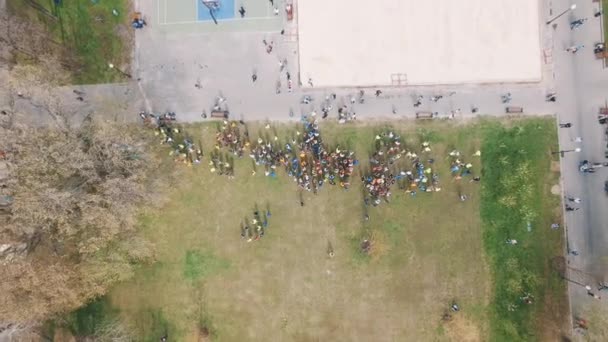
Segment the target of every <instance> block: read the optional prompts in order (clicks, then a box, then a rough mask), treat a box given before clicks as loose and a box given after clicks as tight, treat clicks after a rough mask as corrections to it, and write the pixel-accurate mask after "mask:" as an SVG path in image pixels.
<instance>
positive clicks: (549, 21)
mask: <svg viewBox="0 0 608 342" xmlns="http://www.w3.org/2000/svg"><path fill="white" fill-rule="evenodd" d="M575 8H576V4H572V6H570V7H568V8H567V9H566V10H565V11H563V12H562V13H560V14H558V15H557V16H556V17H555V18H553V19H550V20H547V25H549V24H551V23H552V22H554V21H555V20H557V19H558V18H559V17H561V16H562V15H564V14H566V13H568V12H570V11H572V10H574V9H575Z"/></svg>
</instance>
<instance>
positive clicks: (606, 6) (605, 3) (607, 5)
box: [602, 0, 608, 41]
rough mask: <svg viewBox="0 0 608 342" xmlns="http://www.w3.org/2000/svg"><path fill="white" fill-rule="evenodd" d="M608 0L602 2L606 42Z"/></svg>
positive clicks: (607, 33)
mask: <svg viewBox="0 0 608 342" xmlns="http://www.w3.org/2000/svg"><path fill="white" fill-rule="evenodd" d="M606 10H608V0H602V25H603V26H604V41H606V37H608V26H607V24H608V13H606Z"/></svg>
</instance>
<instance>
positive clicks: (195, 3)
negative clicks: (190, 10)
mask: <svg viewBox="0 0 608 342" xmlns="http://www.w3.org/2000/svg"><path fill="white" fill-rule="evenodd" d="M201 1H202V0H201ZM194 9H195V10H196V19H198V0H194Z"/></svg>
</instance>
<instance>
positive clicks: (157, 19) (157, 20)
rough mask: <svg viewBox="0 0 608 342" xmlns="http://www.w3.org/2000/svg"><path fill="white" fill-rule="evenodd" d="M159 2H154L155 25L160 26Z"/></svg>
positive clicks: (157, 0)
mask: <svg viewBox="0 0 608 342" xmlns="http://www.w3.org/2000/svg"><path fill="white" fill-rule="evenodd" d="M160 2H161V0H156V23H157V24H158V25H160Z"/></svg>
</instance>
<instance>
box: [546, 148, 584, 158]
mask: <svg viewBox="0 0 608 342" xmlns="http://www.w3.org/2000/svg"><path fill="white" fill-rule="evenodd" d="M580 151H581V148H580V147H577V148H575V149H574V150H561V151H557V152H552V153H551V154H558V153H559V155H560V156H561V157H562V158H563V157H564V154H566V153H568V152H576V153H579V152H580Z"/></svg>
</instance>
